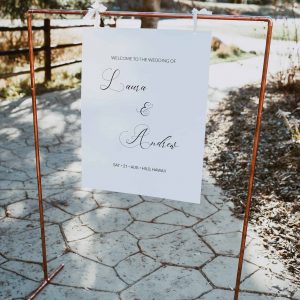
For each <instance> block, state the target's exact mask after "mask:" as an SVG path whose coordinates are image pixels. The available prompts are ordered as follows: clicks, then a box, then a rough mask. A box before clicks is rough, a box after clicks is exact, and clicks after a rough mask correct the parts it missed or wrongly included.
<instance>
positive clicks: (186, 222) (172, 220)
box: [153, 210, 198, 226]
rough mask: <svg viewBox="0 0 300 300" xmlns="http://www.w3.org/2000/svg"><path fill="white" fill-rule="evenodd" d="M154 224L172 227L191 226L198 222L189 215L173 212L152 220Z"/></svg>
mask: <svg viewBox="0 0 300 300" xmlns="http://www.w3.org/2000/svg"><path fill="white" fill-rule="evenodd" d="M153 221H154V222H156V223H165V224H173V225H183V226H192V225H194V224H195V223H197V222H198V219H196V218H195V217H192V216H190V215H185V214H184V213H183V212H181V211H178V210H175V211H171V212H169V213H167V214H165V215H162V216H160V217H158V218H156V219H154V220H153Z"/></svg>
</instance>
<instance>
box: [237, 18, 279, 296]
mask: <svg viewBox="0 0 300 300" xmlns="http://www.w3.org/2000/svg"><path fill="white" fill-rule="evenodd" d="M272 29H273V22H272V20H271V19H269V20H268V31H267V39H266V47H265V55H264V65H263V72H262V79H261V87H260V94H259V104H258V111H257V118H256V128H255V134H254V143H253V149H252V160H251V168H250V177H249V183H248V194H247V202H246V208H245V216H244V224H243V232H242V240H241V248H240V256H239V264H238V269H237V275H236V284H235V292H234V300H238V298H239V290H240V284H241V275H242V268H243V261H244V254H245V246H246V238H247V230H248V222H249V215H250V207H251V202H252V192H253V184H254V175H255V166H256V158H257V151H258V145H259V135H260V128H261V119H262V111H263V104H264V99H265V91H266V82H267V73H268V63H269V56H270V48H271V39H272Z"/></svg>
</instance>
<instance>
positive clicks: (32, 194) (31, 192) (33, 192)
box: [26, 188, 66, 201]
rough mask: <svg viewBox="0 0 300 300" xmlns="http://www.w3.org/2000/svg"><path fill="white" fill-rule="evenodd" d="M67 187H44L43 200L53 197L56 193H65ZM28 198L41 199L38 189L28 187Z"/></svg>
mask: <svg viewBox="0 0 300 300" xmlns="http://www.w3.org/2000/svg"><path fill="white" fill-rule="evenodd" d="M65 191H66V189H64V188H53V189H51V188H48V189H46V188H43V200H45V201H48V200H50V199H52V198H53V197H54V196H55V195H57V194H61V193H64V192H65ZM26 194H27V198H29V199H39V197H38V191H37V188H36V189H26Z"/></svg>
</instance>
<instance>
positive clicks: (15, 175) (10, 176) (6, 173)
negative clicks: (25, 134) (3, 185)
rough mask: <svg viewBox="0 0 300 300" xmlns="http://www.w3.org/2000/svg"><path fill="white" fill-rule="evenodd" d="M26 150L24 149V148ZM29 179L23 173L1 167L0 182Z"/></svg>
mask: <svg viewBox="0 0 300 300" xmlns="http://www.w3.org/2000/svg"><path fill="white" fill-rule="evenodd" d="M23 150H24V148H23ZM28 178H29V177H28V175H27V174H26V173H24V172H23V171H21V170H20V171H16V170H14V169H11V168H9V167H8V168H5V167H3V166H1V165H0V180H12V181H24V180H27V179H28Z"/></svg>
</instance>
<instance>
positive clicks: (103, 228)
mask: <svg viewBox="0 0 300 300" xmlns="http://www.w3.org/2000/svg"><path fill="white" fill-rule="evenodd" d="M80 219H81V220H82V222H83V223H84V224H87V225H88V226H89V227H90V228H92V229H93V230H94V231H96V232H110V231H117V230H123V229H124V228H125V227H126V226H127V225H129V224H130V223H131V222H132V221H133V220H132V218H131V216H130V215H129V213H128V212H127V211H126V210H123V209H118V208H109V207H103V208H98V209H96V210H93V211H91V212H88V213H86V214H84V215H81V216H80Z"/></svg>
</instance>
